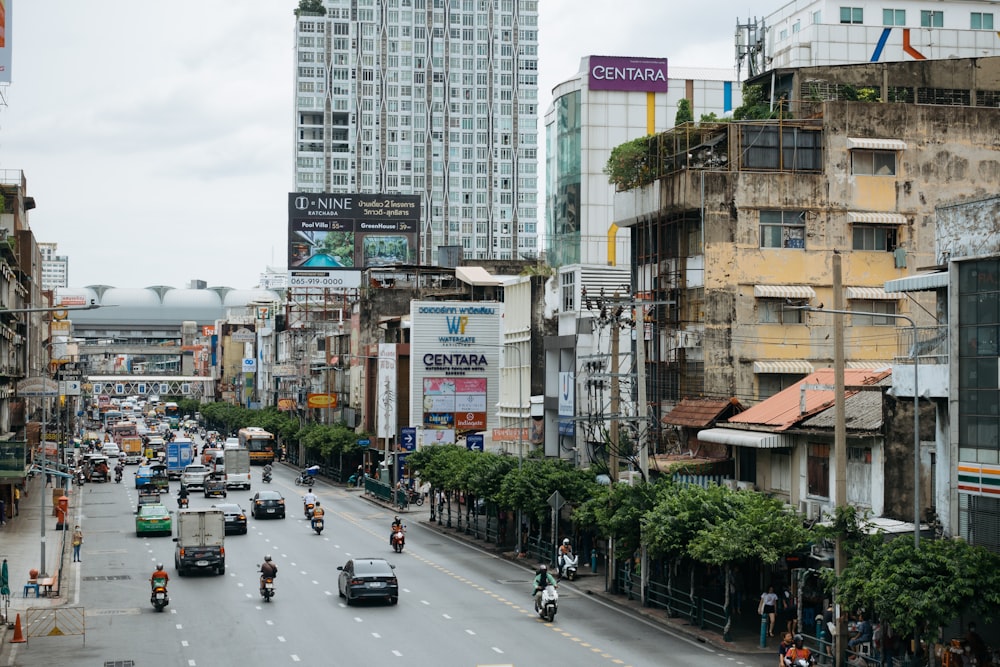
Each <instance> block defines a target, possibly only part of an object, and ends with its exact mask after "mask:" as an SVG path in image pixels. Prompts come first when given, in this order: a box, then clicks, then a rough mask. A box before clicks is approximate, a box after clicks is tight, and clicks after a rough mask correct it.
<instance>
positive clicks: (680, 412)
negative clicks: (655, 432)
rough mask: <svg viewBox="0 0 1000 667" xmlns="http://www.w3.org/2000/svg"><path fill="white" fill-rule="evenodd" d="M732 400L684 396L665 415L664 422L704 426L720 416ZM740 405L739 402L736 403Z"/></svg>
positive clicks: (675, 424) (696, 426)
mask: <svg viewBox="0 0 1000 667" xmlns="http://www.w3.org/2000/svg"><path fill="white" fill-rule="evenodd" d="M732 405H733V402H732V401H722V400H718V399H707V398H682V399H681V401H680V403H678V404H677V406H676V407H674V409H673V410H671V411H670V412H668V413H667V414H666V415H665V416H664V417H663V420H662V421H663V423H664V424H673V425H674V426H691V427H694V428H704V427H706V426H708V425H710V424H712V423H713V422H715V420H717V419H718V418H719V415H721V414H722V413H723V412H725V410H726V409H727V408H729V407H730V406H732ZM736 405H737V406H739V403H736Z"/></svg>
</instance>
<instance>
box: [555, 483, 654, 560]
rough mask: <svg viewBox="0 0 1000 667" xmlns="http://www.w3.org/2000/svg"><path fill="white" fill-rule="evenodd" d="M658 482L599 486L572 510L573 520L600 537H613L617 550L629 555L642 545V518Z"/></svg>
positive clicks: (649, 506) (649, 505)
mask: <svg viewBox="0 0 1000 667" xmlns="http://www.w3.org/2000/svg"><path fill="white" fill-rule="evenodd" d="M658 484H664V485H666V484H670V482H669V481H661V482H657V484H636V485H634V486H633V485H631V484H614V485H609V486H600V487H598V488H597V490H596V492H595V494H594V495H593V496H592V497H591V498H590V499H588V500H587V501H585V502H584V503H583V504H582V505H580V506H579V507H578V508H576V510H575V511H574V512H573V523H574V524H576V525H577V526H591V527H594V528H596V529H597V531H598V534H599V535H601V536H603V537H610V538H614V540H615V548H616V549H617V550H618V551H619V552H620V553H626V554H630V553H632V552H634V551H635V550H636V549H638V548H639V547H640V545H641V544H642V530H641V528H640V526H641V519H642V516H643V514H645V513H646V512H648V511H649V510H650V509H652V508H653V504H654V502H655V500H656V496H657V485H658Z"/></svg>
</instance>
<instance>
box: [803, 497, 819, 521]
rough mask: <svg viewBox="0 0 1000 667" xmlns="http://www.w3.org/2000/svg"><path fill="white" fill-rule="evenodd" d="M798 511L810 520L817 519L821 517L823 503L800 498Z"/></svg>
mask: <svg viewBox="0 0 1000 667" xmlns="http://www.w3.org/2000/svg"><path fill="white" fill-rule="evenodd" d="M799 513H800V514H802V515H803V516H805V518H806V519H809V520H810V521H819V520H820V519H821V518H822V517H823V504H822V503H820V502H819V501H816V500H800V501H799Z"/></svg>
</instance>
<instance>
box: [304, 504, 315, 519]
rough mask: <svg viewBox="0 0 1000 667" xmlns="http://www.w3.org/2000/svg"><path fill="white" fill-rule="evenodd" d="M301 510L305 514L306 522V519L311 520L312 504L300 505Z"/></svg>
mask: <svg viewBox="0 0 1000 667" xmlns="http://www.w3.org/2000/svg"><path fill="white" fill-rule="evenodd" d="M302 510H303V512H304V513H305V515H306V519H307V520H308V519H312V517H313V504H312V503H303V504H302Z"/></svg>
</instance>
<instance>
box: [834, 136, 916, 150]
mask: <svg viewBox="0 0 1000 667" xmlns="http://www.w3.org/2000/svg"><path fill="white" fill-rule="evenodd" d="M847 147H848V148H862V149H866V150H872V151H905V150H906V142H905V141H901V140H899V139H870V138H867V137H865V138H859V137H848V138H847Z"/></svg>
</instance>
